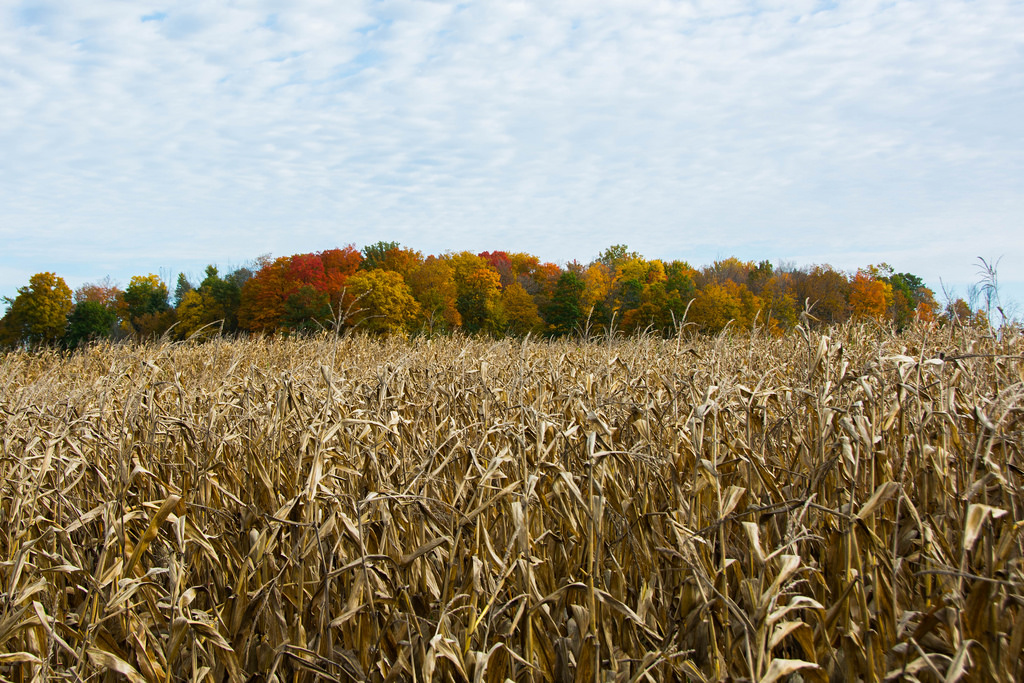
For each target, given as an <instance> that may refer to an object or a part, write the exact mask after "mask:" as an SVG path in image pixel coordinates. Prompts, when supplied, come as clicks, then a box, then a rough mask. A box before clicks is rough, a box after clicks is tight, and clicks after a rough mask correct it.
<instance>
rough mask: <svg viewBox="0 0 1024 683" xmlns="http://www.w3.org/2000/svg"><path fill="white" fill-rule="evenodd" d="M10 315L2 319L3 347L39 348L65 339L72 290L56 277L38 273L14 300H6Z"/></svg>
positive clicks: (0, 337)
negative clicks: (24, 346)
mask: <svg viewBox="0 0 1024 683" xmlns="http://www.w3.org/2000/svg"><path fill="white" fill-rule="evenodd" d="M4 302H5V303H6V304H7V305H8V310H7V313H6V314H5V315H4V317H3V318H2V319H0V344H2V345H3V346H8V347H10V346H17V345H18V344H28V345H29V346H39V345H41V344H53V343H55V342H57V341H59V340H60V339H61V338H62V337H63V336H64V330H65V329H66V328H67V324H68V313H70V312H71V288H70V287H68V286H67V284H66V283H65V282H64V279H63V278H61V277H58V276H57V275H56V274H54V273H36V274H35V275H33V276H32V277H30V278H29V281H28V285H27V286H25V287H19V288H18V295H17V296H16V297H14V298H13V299H10V298H8V297H4Z"/></svg>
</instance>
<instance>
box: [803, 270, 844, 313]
mask: <svg viewBox="0 0 1024 683" xmlns="http://www.w3.org/2000/svg"><path fill="white" fill-rule="evenodd" d="M793 289H794V293H795V295H796V300H797V304H798V306H799V307H800V308H801V309H802V308H803V306H804V304H805V303H806V302H809V303H810V304H811V305H812V306H813V309H812V311H813V313H812V314H813V315H814V317H815V318H817V319H818V320H819V321H821V323H822V324H825V325H835V324H838V323H843V322H846V320H847V319H848V318H849V317H850V311H849V292H850V283H849V281H848V280H847V279H846V276H845V275H843V274H842V273H840V272H838V271H837V270H835V269H834V268H832V266H829V265H824V266H820V265H819V266H812V267H810V268H807V269H805V270H803V271H798V272H795V273H793Z"/></svg>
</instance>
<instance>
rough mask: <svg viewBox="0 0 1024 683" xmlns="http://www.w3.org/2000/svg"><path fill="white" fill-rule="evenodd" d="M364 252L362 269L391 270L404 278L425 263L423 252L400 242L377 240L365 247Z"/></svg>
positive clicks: (360, 267) (360, 265)
mask: <svg viewBox="0 0 1024 683" xmlns="http://www.w3.org/2000/svg"><path fill="white" fill-rule="evenodd" d="M362 254H363V260H362V263H360V264H359V269H360V270H378V269H379V270H390V271H393V272H395V273H398V274H399V275H401V276H402V277H403V278H408V277H409V274H410V273H412V271H414V270H415V269H416V268H417V267H418V266H419V265H420V264H421V263H423V254H421V253H420V252H418V251H416V250H415V249H408V248H406V247H403V246H401V245H400V244H399V243H398V242H377V243H376V244H371V245H369V246H367V247H363V253H362Z"/></svg>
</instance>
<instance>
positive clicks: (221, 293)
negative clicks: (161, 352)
mask: <svg viewBox="0 0 1024 683" xmlns="http://www.w3.org/2000/svg"><path fill="white" fill-rule="evenodd" d="M969 298H970V297H969ZM4 302H5V303H6V304H7V311H6V314H5V315H4V316H3V318H2V319H0V347H4V348H26V347H27V348H34V347H39V346H62V347H64V348H69V349H73V348H76V347H78V346H80V345H82V344H83V343H86V342H88V341H91V340H100V339H126V338H132V339H140V340H142V339H152V338H155V337H167V338H169V339H172V340H174V339H188V338H192V337H195V336H198V337H205V336H214V335H234V334H238V333H260V334H269V333H283V334H296V333H308V332H314V331H321V330H334V331H335V332H337V333H342V332H345V331H348V330H353V329H359V330H361V331H365V332H367V333H370V334H373V335H390V334H404V335H417V334H425V335H436V334H446V333H450V332H454V331H461V332H463V333H466V334H470V335H475V334H485V335H490V336H493V337H499V338H500V337H504V336H516V337H523V336H527V335H533V336H547V337H557V336H564V335H571V334H582V335H589V334H606V333H609V332H618V333H624V334H635V333H641V332H647V333H653V334H659V335H672V334H675V333H677V332H678V331H679V329H680V328H681V327H683V326H684V325H685V326H691V327H692V328H694V329H695V330H698V331H701V332H704V333H708V334H717V333H719V332H721V331H722V330H725V329H726V328H732V329H736V330H752V329H755V328H757V329H762V330H765V331H767V332H769V333H770V334H773V335H783V334H785V333H786V332H788V331H790V330H792V329H793V328H794V327H795V325H796V324H797V322H798V321H799V320H800V317H801V315H805V316H806V318H807V323H808V324H809V325H814V324H819V325H832V324H838V323H843V322H846V321H850V320H874V321H877V322H878V323H880V324H885V325H891V326H893V328H894V329H897V330H899V329H902V328H903V327H905V326H906V325H907V324H909V323H910V322H912V321H914V320H922V321H925V322H939V323H949V322H957V323H960V324H968V325H980V326H983V327H984V326H987V325H988V322H989V315H990V311H988V310H986V308H985V307H984V306H981V305H978V302H977V299H976V298H975V300H973V301H965V300H964V299H962V298H952V297H947V301H946V303H945V305H944V306H940V305H939V303H938V302H937V301H936V297H935V293H934V292H933V291H932V290H931V289H929V288H928V287H926V286H925V284H924V282H923V281H922V279H921V278H920V277H918V276H916V275H913V274H911V273H901V272H897V271H896V270H895V269H894V268H893V267H891V266H890V265H888V264H885V263H882V264H878V265H869V266H866V267H864V268H861V269H858V270H857V271H856V272H855V273H844V272H841V271H839V270H837V269H835V268H833V267H831V266H829V265H813V266H806V267H803V268H795V267H791V266H779V267H776V266H773V265H772V264H771V263H770V262H769V261H760V262H756V263H755V262H754V261H741V260H739V259H737V258H734V257H730V258H726V259H722V260H719V261H715V262H714V263H712V264H711V265H708V266H704V267H701V268H695V267H693V266H691V265H690V264H689V263H687V262H685V261H681V260H673V261H668V262H666V261H662V260H658V259H647V258H644V257H643V256H641V255H640V254H638V253H636V252H634V251H630V250H629V248H628V247H626V246H624V245H614V246H611V247H609V248H607V249H605V250H604V251H603V252H602V253H601V254H600V255H599V256H598V257H597V258H596V259H594V260H593V261H592V262H590V263H588V264H585V265H584V264H581V263H579V262H576V261H573V262H571V263H568V264H566V265H565V266H559V265H556V264H554V263H546V262H541V261H540V259H539V258H538V257H536V256H533V255H531V254H527V253H513V252H507V251H489V252H488V251H485V252H481V253H479V254H474V253H471V252H468V251H462V252H450V253H445V254H442V255H428V256H426V257H424V256H423V254H422V253H421V252H419V251H416V250H414V249H411V248H407V247H403V246H402V245H400V244H398V243H397V242H384V241H382V242H377V243H376V244H372V245H369V246H366V247H364V248H363V249H362V250H359V249H357V248H356V247H355V246H354V245H348V246H346V247H344V248H335V249H328V250H325V251H320V252H315V253H306V254H294V255H291V256H282V257H278V258H271V257H270V256H262V257H259V258H257V259H255V260H254V261H253V262H251V263H250V264H248V265H246V266H244V267H239V268H235V269H233V270H231V271H230V272H226V273H224V274H221V272H220V271H219V270H218V268H217V267H215V266H213V265H210V266H208V267H207V268H206V271H205V273H204V276H203V278H202V280H201V281H198V282H196V281H194V280H193V279H190V278H189V277H187V276H186V275H185V274H184V273H181V274H179V275H178V278H177V282H176V283H175V284H174V287H173V289H172V288H171V287H170V286H169V285H168V283H166V282H164V281H163V280H162V279H161V278H160V277H158V276H157V275H154V274H148V275H137V276H134V277H132V278H131V280H130V282H129V283H128V285H127V286H126V287H124V288H123V289H122V288H121V287H119V286H118V284H117V283H114V282H111V281H110V280H109V278H108V279H105V280H102V281H99V282H96V283H88V284H85V285H83V286H82V287H79V288H78V289H76V290H75V291H72V290H71V289H70V288H69V287H68V285H67V284H66V283H65V281H64V280H63V278H61V277H59V276H58V275H57V274H56V273H52V272H43V273H37V274H36V275H33V276H32V277H31V278H30V280H29V283H28V284H27V285H26V286H24V287H21V288H19V289H18V293H17V295H16V296H15V297H13V298H10V297H4Z"/></svg>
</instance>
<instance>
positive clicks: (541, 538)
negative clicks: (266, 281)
mask: <svg viewBox="0 0 1024 683" xmlns="http://www.w3.org/2000/svg"><path fill="white" fill-rule="evenodd" d="M1022 354H1024V341H1022V338H1021V336H1020V335H1019V333H1017V332H1015V331H1008V332H1006V333H1005V334H1003V335H1002V336H1001V337H995V336H991V335H988V336H986V335H984V334H982V333H980V332H974V331H967V330H963V329H954V328H952V327H947V328H930V329H929V328H923V327H922V328H918V329H915V330H911V331H908V332H905V333H903V334H900V335H894V334H893V333H891V332H889V331H886V330H882V329H880V328H879V327H877V326H874V325H847V326H845V327H841V328H833V329H826V330H820V331H808V330H805V329H803V328H798V331H797V333H793V334H792V335H789V336H787V337H784V338H781V339H780V338H773V337H770V336H764V335H758V334H750V335H734V336H729V335H720V336H718V337H714V338H707V337H698V336H694V337H692V338H689V337H687V336H685V335H682V336H680V337H678V338H674V339H668V340H665V339H660V338H653V337H639V338H633V339H623V338H601V339H592V340H584V341H580V340H575V341H570V340H557V341H543V340H526V341H522V340H498V341H495V340H485V339H466V338H439V339H414V340H401V339H390V340H388V339H370V338H367V337H359V336H352V337H343V338H337V337H332V336H321V337H318V338H308V339H281V338H268V339H256V338H253V339H244V340H225V339H215V340H211V341H207V342H202V343H200V342H181V343H167V342H163V343H156V344H149V345H100V346H94V347H91V348H87V349H85V350H83V351H80V352H78V353H76V354H74V355H70V356H67V355H61V354H59V353H57V352H48V351H41V352H36V353H24V352H12V353H9V354H7V355H4V356H2V357H0V448H2V460H0V503H2V508H0V677H2V678H4V679H7V680H75V681H106V680H111V681H113V680H124V679H127V680H130V681H133V682H135V681H185V680H189V681H206V680H211V681H222V680H228V681H247V680H254V681H256V680H265V681H285V680H288V681H318V680H323V681H363V680H371V681H388V682H390V681H473V682H474V683H477V682H482V681H497V682H499V683H500V682H503V681H506V680H511V681H516V682H520V681H557V682H561V681H629V682H633V681H723V680H735V681H741V680H745V681H759V682H761V683H772V682H773V681H786V680H792V681H799V680H802V681H818V682H824V681H850V682H852V681H883V680H908V681H914V680H920V681H956V680H970V681H1014V680H1024V663H1022V662H1024V652H1022V651H1024V565H1022V550H1024V544H1022V540H1021V531H1022V526H1024V500H1022V495H1021V494H1022V482H1024V455H1022V450H1021V449H1022V446H1024V438H1022V437H1024V365H1022Z"/></svg>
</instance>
